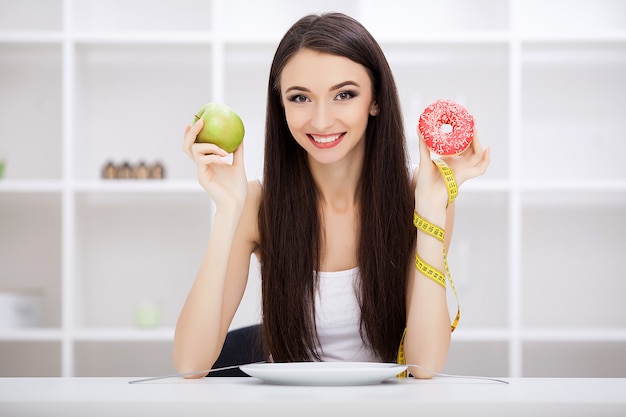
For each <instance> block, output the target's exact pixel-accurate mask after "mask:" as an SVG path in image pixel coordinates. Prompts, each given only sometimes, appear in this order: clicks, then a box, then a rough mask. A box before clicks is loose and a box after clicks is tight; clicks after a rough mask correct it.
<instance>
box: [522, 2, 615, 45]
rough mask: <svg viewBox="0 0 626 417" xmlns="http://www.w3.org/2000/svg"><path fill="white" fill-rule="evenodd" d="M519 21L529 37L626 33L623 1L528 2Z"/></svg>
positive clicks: (524, 3)
mask: <svg viewBox="0 0 626 417" xmlns="http://www.w3.org/2000/svg"><path fill="white" fill-rule="evenodd" d="M516 19H517V21H518V26H519V29H520V31H521V33H523V34H525V35H555V34H576V35H578V36H580V35H581V34H589V35H592V34H596V33H606V32H617V31H624V30H626V4H624V2H623V1H621V0H577V1H570V0H550V1H545V0H524V1H518V2H517V8H516Z"/></svg>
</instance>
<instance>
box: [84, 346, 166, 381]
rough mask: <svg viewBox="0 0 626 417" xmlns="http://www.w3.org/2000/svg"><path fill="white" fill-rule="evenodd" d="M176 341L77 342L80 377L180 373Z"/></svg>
mask: <svg viewBox="0 0 626 417" xmlns="http://www.w3.org/2000/svg"><path fill="white" fill-rule="evenodd" d="M172 352H173V342H101V341H98V342H76V344H75V347H74V370H75V374H76V376H78V377H95V376H97V377H140V378H141V377H152V376H161V375H171V374H173V373H176V370H175V368H174V365H173V360H172Z"/></svg>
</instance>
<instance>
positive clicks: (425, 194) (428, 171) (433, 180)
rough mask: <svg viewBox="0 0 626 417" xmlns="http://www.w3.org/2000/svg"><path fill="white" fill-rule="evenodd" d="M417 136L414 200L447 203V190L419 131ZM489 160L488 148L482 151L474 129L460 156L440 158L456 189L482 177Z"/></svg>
mask: <svg viewBox="0 0 626 417" xmlns="http://www.w3.org/2000/svg"><path fill="white" fill-rule="evenodd" d="M418 135H419V150H420V162H419V169H418V172H417V184H416V188H415V198H416V200H417V201H420V199H422V198H427V199H431V198H437V199H438V200H441V201H445V202H447V198H448V194H447V189H446V186H445V184H444V181H443V178H442V176H441V173H440V172H439V169H438V168H437V166H436V165H435V164H434V163H433V161H432V159H431V156H430V155H431V154H430V150H429V149H428V147H427V146H426V143H425V142H424V138H423V137H422V135H421V134H420V133H419V130H418ZM490 158H491V155H490V149H489V147H487V148H485V149H483V147H482V145H481V144H480V140H479V139H478V133H477V132H476V130H475V129H474V138H473V140H472V143H471V144H470V146H469V147H468V148H467V149H466V150H465V151H464V152H463V153H462V154H461V155H457V156H442V157H441V159H442V160H443V161H444V162H445V163H446V164H447V165H448V167H449V168H450V170H451V171H452V173H453V174H454V178H455V179H456V183H457V186H458V187H460V186H461V184H463V183H464V182H465V181H467V180H470V179H472V178H475V177H478V176H480V175H483V174H484V173H485V171H486V170H487V167H488V166H489V162H490V160H491V159H490Z"/></svg>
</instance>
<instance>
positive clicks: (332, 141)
mask: <svg viewBox="0 0 626 417" xmlns="http://www.w3.org/2000/svg"><path fill="white" fill-rule="evenodd" d="M345 135H346V133H345V132H343V133H333V134H331V135H312V134H309V135H307V136H308V138H309V140H310V141H311V143H313V145H315V146H316V147H318V148H324V149H326V148H332V147H333V146H337V145H338V144H339V142H341V140H342V139H343V138H344V136H345Z"/></svg>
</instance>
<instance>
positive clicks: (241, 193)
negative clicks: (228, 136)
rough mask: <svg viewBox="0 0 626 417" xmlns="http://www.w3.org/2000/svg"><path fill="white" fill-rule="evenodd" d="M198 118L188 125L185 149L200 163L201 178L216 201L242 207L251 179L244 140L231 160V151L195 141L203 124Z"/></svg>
mask: <svg viewBox="0 0 626 417" xmlns="http://www.w3.org/2000/svg"><path fill="white" fill-rule="evenodd" d="M203 123H204V122H203V120H202V119H199V120H198V121H197V122H196V123H194V124H193V125H189V124H188V125H187V126H185V136H184V141H183V151H184V152H185V153H186V154H187V155H188V156H189V157H190V158H191V159H192V160H193V161H194V162H195V163H196V165H197V167H198V181H199V182H200V185H202V188H204V189H205V190H206V192H207V193H208V194H209V196H210V197H211V199H213V201H214V202H215V205H216V206H217V207H218V208H219V207H226V208H229V209H238V210H241V209H242V208H243V206H244V203H245V201H246V197H247V193H248V180H247V178H246V172H245V167H244V160H243V142H241V144H240V145H239V147H238V148H237V149H236V150H235V152H234V153H233V160H232V163H230V162H229V161H228V160H227V159H225V157H227V156H228V153H227V152H226V151H224V150H223V149H221V148H220V147H218V146H216V145H214V144H212V143H195V140H196V136H197V135H198V133H199V132H200V130H201V129H202V126H203Z"/></svg>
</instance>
